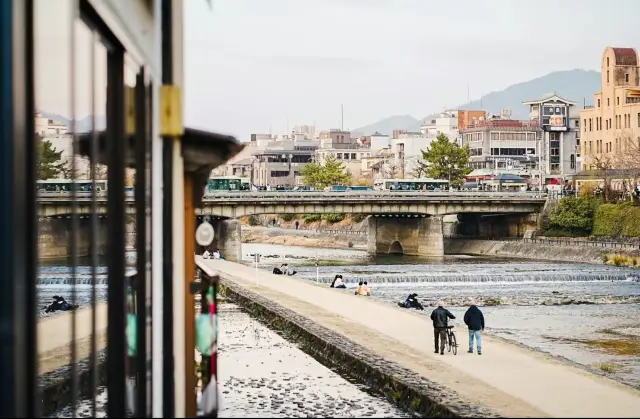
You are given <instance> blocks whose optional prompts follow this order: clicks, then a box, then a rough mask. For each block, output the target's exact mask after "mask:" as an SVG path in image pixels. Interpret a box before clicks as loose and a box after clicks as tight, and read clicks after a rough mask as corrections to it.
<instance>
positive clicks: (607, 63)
mask: <svg viewBox="0 0 640 419" xmlns="http://www.w3.org/2000/svg"><path fill="white" fill-rule="evenodd" d="M607 67H609V57H607Z"/></svg>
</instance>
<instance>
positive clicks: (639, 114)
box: [638, 112, 640, 128]
mask: <svg viewBox="0 0 640 419" xmlns="http://www.w3.org/2000/svg"><path fill="white" fill-rule="evenodd" d="M638 128H640V112H638Z"/></svg>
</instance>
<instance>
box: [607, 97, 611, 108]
mask: <svg viewBox="0 0 640 419" xmlns="http://www.w3.org/2000/svg"><path fill="white" fill-rule="evenodd" d="M607 106H611V101H610V100H609V98H607Z"/></svg>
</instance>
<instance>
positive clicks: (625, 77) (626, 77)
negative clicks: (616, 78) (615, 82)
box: [624, 73, 629, 83]
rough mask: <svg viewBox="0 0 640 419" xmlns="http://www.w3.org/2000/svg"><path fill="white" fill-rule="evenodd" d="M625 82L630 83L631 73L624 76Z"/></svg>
mask: <svg viewBox="0 0 640 419" xmlns="http://www.w3.org/2000/svg"><path fill="white" fill-rule="evenodd" d="M624 81H625V82H627V83H629V73H627V74H625V75H624Z"/></svg>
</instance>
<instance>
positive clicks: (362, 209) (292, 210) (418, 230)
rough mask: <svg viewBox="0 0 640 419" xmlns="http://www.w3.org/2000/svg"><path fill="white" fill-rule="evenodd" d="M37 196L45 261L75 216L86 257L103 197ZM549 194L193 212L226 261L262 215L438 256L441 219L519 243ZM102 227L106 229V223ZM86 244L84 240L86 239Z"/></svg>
mask: <svg viewBox="0 0 640 419" xmlns="http://www.w3.org/2000/svg"><path fill="white" fill-rule="evenodd" d="M73 198H74V197H73V196H72V195H71V194H70V193H41V194H40V195H39V196H38V204H39V205H38V213H39V216H40V218H41V220H42V221H41V223H42V227H41V231H42V232H43V233H42V239H41V243H42V244H43V246H42V248H41V252H42V253H43V254H53V255H56V256H60V254H61V253H64V250H65V249H64V243H66V242H67V241H66V234H67V232H68V231H69V228H68V226H67V225H66V222H65V221H64V220H65V219H66V218H67V215H68V214H72V213H73V214H78V215H79V216H80V218H81V220H80V224H81V226H80V235H79V236H80V240H79V242H80V244H79V246H80V248H81V249H83V251H86V252H88V251H89V250H90V247H91V246H92V245H98V246H99V245H100V244H99V243H98V244H95V243H94V244H92V243H91V241H90V240H89V235H88V234H87V235H83V234H82V230H83V228H82V226H83V225H84V224H86V225H87V226H88V225H89V224H90V222H89V218H90V217H89V215H90V214H92V213H93V212H94V210H95V212H96V213H98V214H106V211H107V208H106V202H107V198H106V194H104V193H103V194H101V195H100V196H99V197H98V198H97V200H96V201H93V200H92V199H91V193H76V194H75V200H73ZM546 199H547V197H546V195H544V194H540V193H530V192H458V191H450V192H431V191H415V192H391V191H356V192H272V191H271V192H215V193H209V194H205V195H204V198H203V200H202V204H201V207H200V208H197V209H195V215H196V217H197V218H198V220H199V222H202V220H203V219H205V218H206V219H208V220H209V222H210V223H211V224H213V226H214V229H215V230H216V238H215V240H214V243H213V244H212V247H216V248H218V249H220V251H221V252H222V253H223V254H224V255H226V257H227V258H228V259H229V260H239V259H241V257H242V252H241V232H240V221H239V218H241V217H245V216H250V215H262V214H338V213H344V214H367V215H372V216H373V217H370V218H369V221H368V223H369V224H368V246H367V249H368V251H369V252H370V253H372V254H373V253H404V254H409V255H420V256H443V255H444V241H443V225H442V217H443V216H444V215H451V214H457V215H458V218H459V221H460V229H459V230H460V231H461V232H464V233H466V234H469V235H472V236H479V237H482V236H490V237H494V238H495V237H522V236H523V235H524V232H525V231H526V230H528V229H535V228H536V225H537V214H538V213H539V212H540V210H541V209H542V207H543V206H544V204H545V202H546ZM126 204H127V205H125V211H126V213H127V214H131V215H133V214H134V213H135V208H134V201H133V197H131V196H128V197H127V199H126ZM103 224H104V227H106V223H103ZM83 238H84V239H83Z"/></svg>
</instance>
